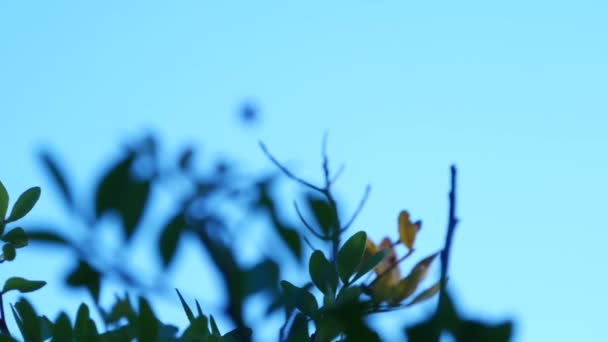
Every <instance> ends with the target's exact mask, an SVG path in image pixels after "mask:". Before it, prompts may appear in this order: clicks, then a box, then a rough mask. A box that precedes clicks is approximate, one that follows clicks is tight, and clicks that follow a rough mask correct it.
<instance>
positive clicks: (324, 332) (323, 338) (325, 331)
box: [314, 316, 340, 342]
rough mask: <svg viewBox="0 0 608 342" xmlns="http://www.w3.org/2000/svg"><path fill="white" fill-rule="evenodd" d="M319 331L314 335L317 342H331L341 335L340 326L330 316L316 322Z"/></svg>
mask: <svg viewBox="0 0 608 342" xmlns="http://www.w3.org/2000/svg"><path fill="white" fill-rule="evenodd" d="M316 328H317V331H315V334H314V341H315V342H330V341H333V340H334V339H335V338H336V337H337V336H338V335H339V334H340V325H339V323H338V322H336V320H335V319H334V318H333V317H331V316H329V317H326V318H325V319H322V320H320V321H318V322H316Z"/></svg>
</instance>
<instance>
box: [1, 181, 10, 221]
mask: <svg viewBox="0 0 608 342" xmlns="http://www.w3.org/2000/svg"><path fill="white" fill-rule="evenodd" d="M8 199H9V197H8V192H7V191H6V188H5V187H4V184H2V182H0V221H4V219H5V218H6V211H7V210H8Z"/></svg>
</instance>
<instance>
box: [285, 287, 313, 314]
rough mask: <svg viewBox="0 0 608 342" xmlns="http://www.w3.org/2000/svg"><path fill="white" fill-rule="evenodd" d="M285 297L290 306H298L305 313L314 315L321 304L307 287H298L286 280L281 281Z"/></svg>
mask: <svg viewBox="0 0 608 342" xmlns="http://www.w3.org/2000/svg"><path fill="white" fill-rule="evenodd" d="M281 287H282V288H283V293H284V295H285V296H284V299H285V301H286V303H285V304H286V305H287V307H288V308H294V307H295V308H297V309H298V310H300V312H302V313H303V314H305V315H307V316H309V317H313V316H315V315H316V313H317V310H318V309H319V306H318V304H317V301H316V299H315V297H314V296H313V295H312V294H311V293H310V292H308V291H306V290H305V289H302V288H300V287H297V286H295V285H293V284H291V283H290V282H288V281H286V280H282V281H281Z"/></svg>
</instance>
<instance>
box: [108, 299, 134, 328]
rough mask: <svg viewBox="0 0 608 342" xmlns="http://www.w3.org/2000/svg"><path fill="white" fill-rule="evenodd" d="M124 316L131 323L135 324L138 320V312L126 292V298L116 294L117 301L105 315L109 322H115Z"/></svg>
mask: <svg viewBox="0 0 608 342" xmlns="http://www.w3.org/2000/svg"><path fill="white" fill-rule="evenodd" d="M123 318H125V319H127V321H128V322H129V324H130V325H135V322H136V320H137V314H136V313H135V310H134V309H133V306H132V305H131V300H130V298H129V295H128V294H126V293H125V296H124V298H120V297H118V296H116V301H115V302H114V305H113V306H112V309H111V310H110V313H109V314H107V315H105V317H104V319H105V321H106V323H107V324H114V323H116V322H119V321H120V320H121V319H123Z"/></svg>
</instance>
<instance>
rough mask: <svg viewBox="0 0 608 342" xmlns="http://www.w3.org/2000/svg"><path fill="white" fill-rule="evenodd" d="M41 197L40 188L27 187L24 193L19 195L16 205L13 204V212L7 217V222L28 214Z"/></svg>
mask: <svg viewBox="0 0 608 342" xmlns="http://www.w3.org/2000/svg"><path fill="white" fill-rule="evenodd" d="M39 198H40V188H39V187H37V186H35V187H33V188H29V189H27V190H26V191H25V192H24V193H22V194H21V196H19V198H18V199H17V202H15V205H13V209H12V210H11V214H10V216H9V217H8V219H7V222H13V221H17V220H19V219H20V218H22V217H24V216H25V215H27V213H29V212H30V210H32V208H33V207H34V205H35V204H36V202H38V199H39Z"/></svg>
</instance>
